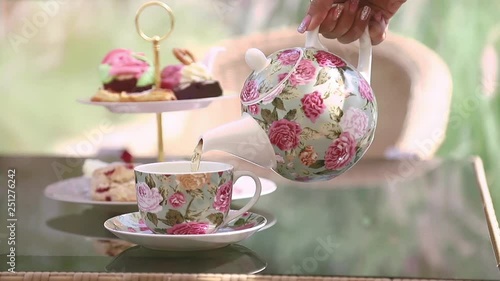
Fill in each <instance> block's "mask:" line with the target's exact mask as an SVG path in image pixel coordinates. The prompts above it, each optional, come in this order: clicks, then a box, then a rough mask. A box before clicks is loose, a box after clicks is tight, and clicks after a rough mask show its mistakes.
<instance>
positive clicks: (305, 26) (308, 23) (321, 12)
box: [297, 0, 346, 33]
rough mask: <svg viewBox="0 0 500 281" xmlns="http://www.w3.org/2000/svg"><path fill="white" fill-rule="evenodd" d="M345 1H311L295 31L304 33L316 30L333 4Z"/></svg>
mask: <svg viewBox="0 0 500 281" xmlns="http://www.w3.org/2000/svg"><path fill="white" fill-rule="evenodd" d="M345 1H346V0H312V1H311V4H310V5H309V10H308V11H307V15H306V16H305V17H304V19H303V20H302V22H301V23H300V25H299V27H298V28H297V31H298V32H300V33H304V32H305V31H306V30H313V29H315V28H317V27H318V26H319V25H320V24H321V22H323V20H324V19H325V18H326V16H327V15H328V11H329V10H330V8H331V7H332V5H333V4H334V3H342V2H345Z"/></svg>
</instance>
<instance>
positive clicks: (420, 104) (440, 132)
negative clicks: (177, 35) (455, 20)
mask: <svg viewBox="0 0 500 281" xmlns="http://www.w3.org/2000/svg"><path fill="white" fill-rule="evenodd" d="M304 39H305V36H304V35H301V34H299V33H297V31H296V30H295V29H292V28H290V29H281V30H274V31H271V32H267V33H260V34H254V35H250V36H246V37H242V38H237V39H233V40H230V41H225V42H224V43H223V44H221V45H223V46H225V47H226V48H227V50H228V51H227V52H226V53H225V54H224V55H222V56H220V58H219V59H218V61H216V65H215V67H214V76H215V77H216V78H217V79H219V80H220V82H221V84H222V87H223V88H224V89H225V90H226V91H229V92H239V91H240V90H241V86H242V85H243V83H244V81H245V79H246V77H247V76H248V74H249V73H250V69H249V68H248V67H247V66H246V64H245V61H244V54H245V51H246V50H247V49H248V48H251V47H256V48H259V49H260V50H262V51H263V52H264V53H265V54H267V55H269V54H271V53H273V52H275V51H277V50H279V49H284V48H289V47H296V46H303V45H304ZM322 39H323V40H322V42H323V44H324V45H325V46H326V47H328V49H329V50H330V51H331V52H333V53H336V54H338V55H340V56H341V57H343V58H345V59H346V60H347V61H349V62H350V63H352V64H353V65H356V64H357V55H358V45H357V42H354V43H352V44H347V45H345V44H340V43H338V41H337V40H327V39H324V38H322ZM373 57H374V59H373V74H372V87H373V88H374V92H375V95H376V97H377V102H378V107H379V119H378V127H377V131H376V134H375V140H374V142H373V144H372V146H371V147H370V149H369V150H368V152H367V154H366V157H368V158H377V157H389V158H391V157H395V158H401V157H403V158H404V157H416V156H418V157H419V158H421V159H428V158H432V157H433V155H434V154H435V153H436V151H437V149H438V148H439V146H440V145H441V143H442V141H443V139H444V136H445V131H446V126H447V122H448V116H449V110H450V104H451V94H452V80H451V75H450V72H449V69H448V67H447V66H446V65H445V63H444V62H443V61H442V59H441V58H440V57H439V56H438V55H437V54H436V53H434V52H433V51H432V50H430V49H428V48H427V47H425V46H423V45H422V44H421V43H419V42H417V41H415V40H411V39H408V38H403V37H401V36H398V35H395V34H388V36H387V39H386V41H385V42H384V43H382V44H381V45H379V46H377V47H375V48H374V50H373Z"/></svg>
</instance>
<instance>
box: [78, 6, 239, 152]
mask: <svg viewBox="0 0 500 281" xmlns="http://www.w3.org/2000/svg"><path fill="white" fill-rule="evenodd" d="M150 6H159V7H161V8H163V9H164V10H165V11H166V12H167V14H168V15H169V17H170V30H169V31H168V32H167V33H166V34H164V35H163V36H161V37H160V36H158V35H155V36H152V37H150V36H148V35H146V34H145V33H144V32H143V30H142V29H141V27H140V24H139V18H140V16H141V14H142V12H143V11H144V10H145V9H146V8H147V7H150ZM174 25H175V19H174V13H173V12H172V9H171V8H170V7H169V6H168V5H167V4H165V3H163V2H160V1H150V2H147V3H144V4H143V5H142V6H141V7H140V8H139V10H138V11H137V13H136V16H135V26H136V29H137V32H138V33H139V35H140V36H141V37H142V38H143V39H144V40H146V41H148V42H152V43H153V50H154V67H155V81H156V85H155V87H156V88H160V82H161V80H160V42H161V41H163V40H165V39H166V38H167V37H169V36H170V34H171V33H172V31H173V30H174ZM228 97H230V96H228V95H226V96H224V95H223V96H220V97H215V98H201V99H190V100H173V101H151V102H93V101H90V99H84V100H78V102H80V103H83V104H90V105H98V106H104V107H106V108H107V109H108V110H109V111H111V112H114V113H155V114H156V123H157V133H158V161H160V162H161V161H164V157H165V153H164V149H163V125H162V113H164V112H174V111H187V110H194V109H200V108H205V107H207V106H208V105H210V103H212V102H213V101H216V100H221V99H225V98H228Z"/></svg>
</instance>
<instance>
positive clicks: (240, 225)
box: [104, 211, 267, 251]
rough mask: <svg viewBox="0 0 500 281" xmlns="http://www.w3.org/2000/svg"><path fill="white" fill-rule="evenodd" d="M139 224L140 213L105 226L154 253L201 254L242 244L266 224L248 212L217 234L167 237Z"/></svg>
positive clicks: (120, 217) (114, 220)
mask: <svg viewBox="0 0 500 281" xmlns="http://www.w3.org/2000/svg"><path fill="white" fill-rule="evenodd" d="M230 212H234V211H230ZM242 220H244V221H242ZM140 221H141V216H140V214H139V212H134V213H128V214H124V215H120V216H116V217H113V218H110V219H108V220H107V221H106V222H105V223H104V227H105V228H106V229H107V230H109V231H111V232H112V233H113V234H115V235H116V236H118V237H119V238H121V239H123V240H126V241H129V242H131V243H134V244H137V245H141V246H143V247H145V248H149V249H153V250H168V251H201V250H210V249H218V248H222V247H225V246H227V245H230V244H233V243H237V242H240V241H242V240H244V239H246V238H248V237H250V236H251V235H253V234H254V233H255V232H257V231H258V230H259V229H260V228H262V227H263V226H264V225H266V223H267V220H266V218H265V217H263V216H261V215H259V214H256V213H251V212H247V214H246V215H245V216H242V217H240V218H239V219H236V220H233V221H232V222H231V223H229V225H228V226H226V227H224V228H221V229H220V230H219V231H218V232H216V233H212V234H200V235H196V234H191V235H168V234H154V233H153V232H152V231H151V230H149V229H148V228H147V226H146V225H145V224H143V223H140Z"/></svg>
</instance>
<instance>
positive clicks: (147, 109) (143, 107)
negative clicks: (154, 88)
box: [77, 94, 237, 113]
mask: <svg viewBox="0 0 500 281" xmlns="http://www.w3.org/2000/svg"><path fill="white" fill-rule="evenodd" d="M234 97H237V95H235V94H226V95H222V96H219V97H213V98H201V99H190V100H172V101H146V102H95V101H91V100H90V99H88V98H87V99H78V100H77V101H78V102H79V103H83V104H89V105H97V106H104V107H105V108H107V109H108V110H109V111H111V112H114V113H161V112H174V111H184V110H193V109H199V108H205V107H207V106H209V105H210V103H212V102H213V101H217V100H223V99H228V98H234Z"/></svg>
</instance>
